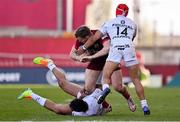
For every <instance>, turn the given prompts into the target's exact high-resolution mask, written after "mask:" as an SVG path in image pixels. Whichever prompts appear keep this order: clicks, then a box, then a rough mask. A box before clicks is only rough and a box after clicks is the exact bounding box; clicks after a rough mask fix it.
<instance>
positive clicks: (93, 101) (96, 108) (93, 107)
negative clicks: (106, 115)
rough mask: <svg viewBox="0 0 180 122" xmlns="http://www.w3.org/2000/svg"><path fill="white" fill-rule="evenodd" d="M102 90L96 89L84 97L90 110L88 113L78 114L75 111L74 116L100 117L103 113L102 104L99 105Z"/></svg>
mask: <svg viewBox="0 0 180 122" xmlns="http://www.w3.org/2000/svg"><path fill="white" fill-rule="evenodd" d="M101 92H102V90H100V89H98V88H96V89H95V91H94V92H93V93H92V94H90V95H88V96H86V97H84V98H83V101H85V102H86V103H87V104H88V110H87V111H86V112H76V111H73V112H72V115H74V116H94V115H99V114H100V111H102V108H103V107H102V104H98V97H99V95H100V94H101Z"/></svg>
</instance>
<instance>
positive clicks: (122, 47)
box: [114, 44, 130, 50]
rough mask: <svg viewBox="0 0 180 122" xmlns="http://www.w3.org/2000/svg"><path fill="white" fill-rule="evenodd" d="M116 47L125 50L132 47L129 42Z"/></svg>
mask: <svg viewBox="0 0 180 122" xmlns="http://www.w3.org/2000/svg"><path fill="white" fill-rule="evenodd" d="M114 48H117V49H118V50H124V49H125V48H130V45H129V44H125V45H116V46H115V47H114Z"/></svg>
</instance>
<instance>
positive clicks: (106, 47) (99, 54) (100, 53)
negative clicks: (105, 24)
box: [81, 41, 109, 62]
mask: <svg viewBox="0 0 180 122" xmlns="http://www.w3.org/2000/svg"><path fill="white" fill-rule="evenodd" d="M103 46H104V47H103V48H102V49H101V50H100V51H98V52H97V53H95V54H93V55H91V56H85V57H83V58H82V59H81V61H82V62H87V61H91V60H93V59H96V58H99V57H102V56H104V55H107V54H108V52H109V41H105V42H104V43H103Z"/></svg>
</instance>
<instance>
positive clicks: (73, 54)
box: [69, 45, 80, 61]
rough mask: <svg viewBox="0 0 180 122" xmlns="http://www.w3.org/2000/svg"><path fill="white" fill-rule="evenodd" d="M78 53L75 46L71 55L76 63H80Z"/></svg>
mask: <svg viewBox="0 0 180 122" xmlns="http://www.w3.org/2000/svg"><path fill="white" fill-rule="evenodd" d="M76 52H77V50H76V49H75V46H74V45H73V47H72V48H71V51H70V54H69V55H70V57H71V59H73V60H75V61H80V56H79V55H78V54H77V53H76Z"/></svg>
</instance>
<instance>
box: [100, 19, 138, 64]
mask: <svg viewBox="0 0 180 122" xmlns="http://www.w3.org/2000/svg"><path fill="white" fill-rule="evenodd" d="M136 30H137V27H136V24H135V23H134V22H133V21H132V20H131V19H129V18H126V17H124V16H117V17H116V18H115V19H112V20H110V21H108V22H107V23H105V24H104V25H103V26H102V27H101V29H100V30H99V31H100V32H101V33H102V34H103V35H108V36H109V37H110V38H111V45H110V50H109V55H108V58H107V61H112V62H115V63H120V61H121V60H122V59H123V60H124V62H125V65H126V66H132V65H135V64H138V61H137V58H136V53H135V46H134V44H133V39H134V37H135V36H136Z"/></svg>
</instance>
